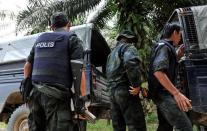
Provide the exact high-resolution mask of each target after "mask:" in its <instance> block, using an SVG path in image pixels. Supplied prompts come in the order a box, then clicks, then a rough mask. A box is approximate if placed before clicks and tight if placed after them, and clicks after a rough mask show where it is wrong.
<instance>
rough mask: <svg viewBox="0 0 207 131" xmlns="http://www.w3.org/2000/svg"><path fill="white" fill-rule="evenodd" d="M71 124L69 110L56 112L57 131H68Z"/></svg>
mask: <svg viewBox="0 0 207 131" xmlns="http://www.w3.org/2000/svg"><path fill="white" fill-rule="evenodd" d="M70 123H71V113H70V111H69V110H60V111H58V112H57V129H58V131H65V130H69V128H70Z"/></svg>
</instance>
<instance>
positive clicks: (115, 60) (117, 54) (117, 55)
mask: <svg viewBox="0 0 207 131" xmlns="http://www.w3.org/2000/svg"><path fill="white" fill-rule="evenodd" d="M120 44H121V45H118V46H117V47H116V48H115V49H114V50H113V51H112V52H111V53H110V54H109V56H108V59H107V64H106V75H107V77H108V78H111V77H112V76H114V75H115V74H116V72H117V71H118V70H119V67H120V66H121V64H122V62H123V55H124V52H125V51H126V50H127V48H128V47H129V46H130V45H129V44H125V43H120ZM119 46H120V47H119Z"/></svg>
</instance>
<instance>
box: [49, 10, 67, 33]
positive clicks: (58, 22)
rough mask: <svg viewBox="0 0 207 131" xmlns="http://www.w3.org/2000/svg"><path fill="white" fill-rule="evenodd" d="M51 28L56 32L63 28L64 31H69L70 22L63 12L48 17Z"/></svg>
mask: <svg viewBox="0 0 207 131" xmlns="http://www.w3.org/2000/svg"><path fill="white" fill-rule="evenodd" d="M50 22H51V28H52V30H56V29H58V28H64V29H65V30H69V29H70V26H71V25H70V22H69V20H68V17H67V16H66V14H65V13H63V12H56V13H54V14H53V15H52V16H51V17H50Z"/></svg>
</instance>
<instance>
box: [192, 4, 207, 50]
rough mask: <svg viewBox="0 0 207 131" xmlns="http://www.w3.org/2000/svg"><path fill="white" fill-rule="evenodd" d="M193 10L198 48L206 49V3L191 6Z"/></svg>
mask: <svg viewBox="0 0 207 131" xmlns="http://www.w3.org/2000/svg"><path fill="white" fill-rule="evenodd" d="M191 10H192V11H193V15H194V20H195V25H196V30H197V36H198V42H199V49H200V50H203V49H207V5H204V6H195V7H191Z"/></svg>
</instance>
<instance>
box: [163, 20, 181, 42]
mask: <svg viewBox="0 0 207 131" xmlns="http://www.w3.org/2000/svg"><path fill="white" fill-rule="evenodd" d="M181 30H182V27H181V26H180V25H179V24H177V23H167V24H166V25H165V27H164V29H163V33H162V39H164V38H170V36H171V35H172V34H173V32H174V31H177V32H179V31H181Z"/></svg>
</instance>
